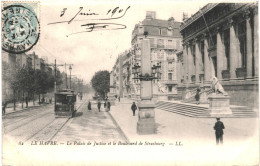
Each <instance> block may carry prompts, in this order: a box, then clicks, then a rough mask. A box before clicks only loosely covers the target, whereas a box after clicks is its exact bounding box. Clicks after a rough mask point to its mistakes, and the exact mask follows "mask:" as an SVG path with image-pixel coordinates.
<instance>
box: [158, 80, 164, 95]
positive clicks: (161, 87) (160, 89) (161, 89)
mask: <svg viewBox="0 0 260 166" xmlns="http://www.w3.org/2000/svg"><path fill="white" fill-rule="evenodd" d="M157 85H158V89H159V92H161V93H166V87H164V86H163V85H162V84H161V83H160V82H158V83H157Z"/></svg>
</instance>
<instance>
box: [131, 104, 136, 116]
mask: <svg viewBox="0 0 260 166" xmlns="http://www.w3.org/2000/svg"><path fill="white" fill-rule="evenodd" d="M131 109H132V111H133V116H135V110H137V106H136V105H135V102H133V104H132V106H131Z"/></svg>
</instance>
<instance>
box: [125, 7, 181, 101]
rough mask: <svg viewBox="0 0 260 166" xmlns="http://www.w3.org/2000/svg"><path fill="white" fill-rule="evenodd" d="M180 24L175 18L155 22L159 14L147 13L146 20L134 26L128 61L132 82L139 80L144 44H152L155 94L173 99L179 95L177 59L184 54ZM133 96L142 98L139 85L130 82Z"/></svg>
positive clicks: (138, 83)
mask: <svg viewBox="0 0 260 166" xmlns="http://www.w3.org/2000/svg"><path fill="white" fill-rule="evenodd" d="M180 24H181V23H180V22H177V21H175V20H174V18H173V17H171V18H169V19H168V20H160V19H156V12H153V11H148V12H147V13H146V18H145V19H144V20H143V21H142V22H140V23H138V24H136V25H135V28H134V30H133V32H132V41H131V43H132V48H131V51H130V54H131V56H130V57H132V58H129V61H130V62H129V64H130V65H131V67H130V70H132V69H133V68H134V69H137V70H132V78H136V77H138V67H140V66H141V65H142V64H141V47H142V40H143V39H144V38H147V39H149V40H150V46H151V63H152V68H153V70H154V76H155V77H157V78H158V80H154V83H153V85H154V86H153V94H154V95H158V96H165V98H168V97H169V98H171V97H173V96H174V95H176V94H177V89H176V87H177V70H176V69H177V56H176V53H177V52H178V51H180V50H182V43H181V41H182V36H181V34H180ZM131 80H132V82H131V87H132V91H131V93H132V94H131V95H134V94H133V93H135V94H140V81H139V80H138V79H134V80H133V79H131Z"/></svg>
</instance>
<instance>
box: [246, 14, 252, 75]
mask: <svg viewBox="0 0 260 166" xmlns="http://www.w3.org/2000/svg"><path fill="white" fill-rule="evenodd" d="M249 14H250V13H247V16H246V17H247V18H246V47H247V48H246V50H247V52H246V77H247V78H252V76H253V73H252V68H253V66H252V65H253V63H252V62H253V55H252V29H251V25H250V15H249Z"/></svg>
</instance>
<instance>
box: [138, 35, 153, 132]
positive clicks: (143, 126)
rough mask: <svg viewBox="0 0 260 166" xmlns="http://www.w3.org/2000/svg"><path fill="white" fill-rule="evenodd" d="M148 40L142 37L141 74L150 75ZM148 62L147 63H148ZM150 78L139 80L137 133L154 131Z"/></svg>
mask: <svg viewBox="0 0 260 166" xmlns="http://www.w3.org/2000/svg"><path fill="white" fill-rule="evenodd" d="M150 51H151V49H150V40H149V39H144V40H143V44H142V56H141V61H142V62H141V63H142V65H141V75H142V76H145V75H151V73H152V69H151V60H150ZM148 62H149V63H148ZM152 89H153V87H152V80H150V79H147V80H141V91H140V95H141V96H140V97H141V101H140V102H139V103H138V108H139V112H138V122H137V133H138V134H154V133H155V132H156V127H155V120H154V117H155V114H154V108H155V104H154V103H153V101H152V98H153V92H152Z"/></svg>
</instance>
